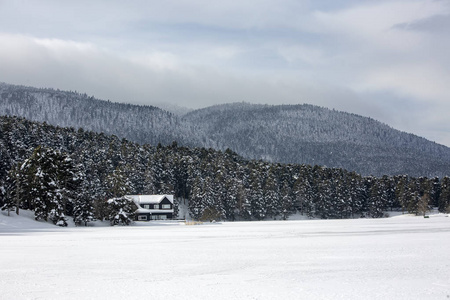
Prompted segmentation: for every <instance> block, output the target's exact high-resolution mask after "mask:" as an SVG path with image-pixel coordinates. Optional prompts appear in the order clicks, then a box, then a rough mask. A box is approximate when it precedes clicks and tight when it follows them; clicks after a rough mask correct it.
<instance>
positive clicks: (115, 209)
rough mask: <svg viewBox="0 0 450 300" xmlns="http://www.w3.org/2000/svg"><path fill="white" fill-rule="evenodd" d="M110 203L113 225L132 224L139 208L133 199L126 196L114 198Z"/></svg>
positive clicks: (109, 209) (110, 219)
mask: <svg viewBox="0 0 450 300" xmlns="http://www.w3.org/2000/svg"><path fill="white" fill-rule="evenodd" d="M107 203H108V211H109V215H108V219H109V222H110V223H111V226H114V225H130V224H131V223H132V222H133V220H134V216H135V211H136V209H137V207H136V205H135V204H134V202H133V201H130V200H128V199H127V198H125V197H118V198H112V199H109V200H108V201H107Z"/></svg>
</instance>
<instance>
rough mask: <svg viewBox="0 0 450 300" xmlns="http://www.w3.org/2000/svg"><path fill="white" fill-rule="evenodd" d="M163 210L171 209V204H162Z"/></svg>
mask: <svg viewBox="0 0 450 300" xmlns="http://www.w3.org/2000/svg"><path fill="white" fill-rule="evenodd" d="M162 209H170V204H162Z"/></svg>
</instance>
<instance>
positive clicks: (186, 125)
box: [0, 84, 450, 177]
mask: <svg viewBox="0 0 450 300" xmlns="http://www.w3.org/2000/svg"><path fill="white" fill-rule="evenodd" d="M0 99H1V102H0V115H16V116H22V117H25V118H28V119H30V120H35V121H40V122H44V121H45V122H47V123H49V124H53V125H58V126H70V127H75V128H78V127H82V128H84V129H87V130H94V131H97V132H104V133H107V134H114V135H117V136H118V137H120V138H127V139H129V140H131V141H135V142H138V143H142V144H143V143H149V144H152V145H156V144H158V143H161V144H163V145H168V144H171V143H172V142H173V141H177V143H178V144H179V145H185V146H194V147H207V148H209V147H211V148H214V149H219V150H225V149H227V148H230V149H232V150H233V151H235V152H237V153H239V154H240V155H242V156H244V157H246V158H251V159H264V160H269V161H272V162H281V163H305V164H312V165H315V164H317V165H324V166H328V167H337V168H345V169H347V170H350V171H356V172H358V173H361V174H363V175H369V174H371V175H375V176H381V175H384V174H387V175H396V174H408V175H411V176H428V177H432V176H445V175H450V148H448V147H445V146H442V145H439V144H436V143H434V142H430V141H428V140H426V139H424V138H421V137H418V136H415V135H413V134H408V133H404V132H400V131H398V130H395V129H392V128H391V127H389V126H387V125H385V124H382V123H380V122H378V121H375V120H373V119H370V118H366V117H362V116H358V115H354V114H349V113H345V112H339V111H335V110H329V109H326V108H321V107H317V106H313V105H306V104H305V105H280V106H269V105H251V104H246V103H234V104H224V105H217V106H212V107H208V108H204V109H200V110H195V111H193V112H190V113H188V114H186V115H185V116H183V117H180V116H177V115H174V114H172V113H169V112H167V111H164V110H162V109H159V108H156V107H153V106H138V105H131V104H120V103H113V102H110V101H103V100H98V99H95V98H93V97H88V96H87V95H86V94H79V93H76V92H64V91H59V90H53V89H37V88H31V87H23V86H14V85H8V84H0Z"/></svg>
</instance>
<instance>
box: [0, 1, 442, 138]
mask: <svg viewBox="0 0 450 300" xmlns="http://www.w3.org/2000/svg"><path fill="white" fill-rule="evenodd" d="M0 81H2V82H6V83H12V84H22V85H29V86H36V87H53V88H59V89H62V90H72V91H73V90H76V91H78V92H82V93H87V94H89V95H93V96H95V97H97V98H100V99H109V100H112V101H117V102H127V103H136V104H156V103H172V104H177V105H181V106H186V107H192V108H200V107H205V106H209V105H213V104H218V103H227V102H240V101H246V102H251V103H266V104H301V103H310V104H315V105H320V106H325V107H328V108H335V109H337V110H343V111H348V112H352V113H357V114H361V115H364V116H370V117H372V118H374V119H377V120H380V121H382V122H384V123H387V124H389V125H391V126H392V127H394V128H397V129H400V130H403V131H407V132H411V133H414V134H417V135H420V136H424V137H426V138H428V139H430V140H432V141H436V142H438V143H441V144H445V145H447V146H450V0H435V1H432V0H418V1H414V0H405V1H402V0H399V1H383V0H367V1H360V0H358V1H352V0H323V1H322V0H311V1H306V0H305V1H303V0H240V1H211V0H178V1H175V0H164V1H155V0H143V1H132V0H129V1H122V0H120V1H116V0H108V1H106V0H105V1H96V0H89V1H84V0H77V1H60V0H54V1H53V0H40V1H35V0H29V1H26V0H21V1H18V0H17V1H13V0H0Z"/></svg>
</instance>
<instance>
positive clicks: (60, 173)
mask: <svg viewBox="0 0 450 300" xmlns="http://www.w3.org/2000/svg"><path fill="white" fill-rule="evenodd" d="M0 163H1V166H0V207H2V209H7V210H12V209H14V208H15V207H21V208H25V209H33V210H34V211H35V216H36V219H47V218H49V219H51V220H53V221H54V222H55V224H58V225H64V224H66V216H72V217H73V218H74V219H75V220H77V221H78V222H80V223H83V222H89V221H91V220H92V219H93V218H94V217H95V218H98V219H110V220H111V218H113V217H112V216H111V214H110V213H109V210H108V205H109V202H107V199H110V198H117V197H121V196H123V195H125V194H174V195H175V197H176V199H177V201H178V202H179V201H185V200H186V199H187V201H188V203H189V213H190V215H191V216H192V217H193V218H195V219H212V218H214V219H224V220H236V219H244V220H262V219H268V218H270V219H275V218H276V219H287V218H289V216H290V215H291V214H293V213H297V212H298V213H301V214H304V215H306V216H309V217H319V218H351V217H382V216H383V215H384V211H386V210H392V209H396V210H400V209H402V210H404V211H408V212H412V213H423V212H424V211H426V209H427V208H428V207H430V206H437V207H439V209H440V210H441V211H446V210H448V209H449V204H450V179H449V178H448V177H444V178H442V179H439V178H425V177H419V178H414V177H408V176H391V177H389V176H383V177H380V178H376V177H372V176H366V177H364V176H361V175H358V174H356V173H354V172H348V171H346V170H343V169H331V168H324V167H319V166H309V165H294V164H273V163H269V162H264V161H250V160H245V159H243V158H241V157H240V156H238V155H237V154H236V153H234V152H232V151H231V150H226V151H224V152H221V151H216V150H213V149H205V148H187V147H180V146H178V145H177V144H176V143H174V144H172V145H170V146H166V147H163V146H157V147H153V146H149V145H140V144H137V143H133V142H130V141H128V140H126V139H120V138H118V137H117V136H114V135H112V136H110V135H106V134H104V133H95V132H92V131H85V130H83V129H78V130H75V129H73V128H61V127H54V126H51V125H48V124H45V123H44V124H42V123H37V122H31V121H28V120H26V119H23V118H17V117H0ZM180 217H181V218H183V217H184V216H180Z"/></svg>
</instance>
